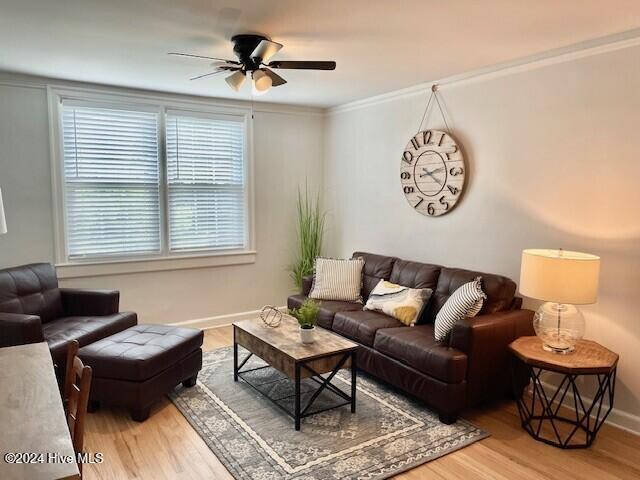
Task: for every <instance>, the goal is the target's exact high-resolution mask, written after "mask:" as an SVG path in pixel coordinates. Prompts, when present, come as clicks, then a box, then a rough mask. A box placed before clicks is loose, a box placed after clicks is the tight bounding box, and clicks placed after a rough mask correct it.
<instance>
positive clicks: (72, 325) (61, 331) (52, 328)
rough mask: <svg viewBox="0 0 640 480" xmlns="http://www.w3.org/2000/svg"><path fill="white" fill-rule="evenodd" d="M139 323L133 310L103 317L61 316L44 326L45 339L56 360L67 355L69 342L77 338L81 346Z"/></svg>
mask: <svg viewBox="0 0 640 480" xmlns="http://www.w3.org/2000/svg"><path fill="white" fill-rule="evenodd" d="M137 323H138V317H137V316H136V314H135V313H132V312H120V313H116V314H115V315H105V316H102V317H61V318H57V319H56V320H54V321H52V322H49V323H45V324H44V325H43V326H42V333H43V335H44V340H45V342H47V343H48V344H49V349H50V350H51V355H52V356H53V358H54V360H55V361H60V360H63V359H64V358H65V356H66V351H67V342H69V341H71V340H77V341H78V343H79V344H80V346H81V347H83V346H85V345H87V344H89V343H93V342H96V341H98V340H100V339H102V338H105V337H108V336H109V335H113V334H114V333H118V332H121V331H122V330H125V329H127V328H129V327H132V326H134V325H136V324H137Z"/></svg>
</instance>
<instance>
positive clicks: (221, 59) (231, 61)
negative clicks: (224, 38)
mask: <svg viewBox="0 0 640 480" xmlns="http://www.w3.org/2000/svg"><path fill="white" fill-rule="evenodd" d="M167 55H173V56H177V57H191V58H203V59H205V60H219V61H221V62H226V63H232V64H234V65H240V62H236V61H235V60H227V59H225V58H217V57H205V56H202V55H192V54H190V53H177V52H169V53H167Z"/></svg>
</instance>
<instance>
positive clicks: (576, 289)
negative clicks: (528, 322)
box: [520, 249, 600, 353]
mask: <svg viewBox="0 0 640 480" xmlns="http://www.w3.org/2000/svg"><path fill="white" fill-rule="evenodd" d="M599 273H600V257H597V256H595V255H590V254H588V253H580V252H570V251H567V250H562V249H560V250H541V249H531V250H523V251H522V264H521V268H520V293H522V295H525V296H527V297H530V298H535V299H537V300H544V301H545V303H543V304H542V305H541V306H540V308H539V309H538V311H537V312H536V314H535V317H534V319H533V328H534V329H535V331H536V335H537V336H538V337H539V338H540V340H542V346H543V348H544V349H545V350H547V351H549V352H554V353H569V352H572V351H573V350H575V346H576V343H577V342H578V340H580V339H581V338H582V337H583V336H584V327H585V325H584V317H583V316H582V313H581V312H580V310H579V309H578V307H577V306H576V305H586V304H589V303H595V302H596V300H597V297H598V275H599Z"/></svg>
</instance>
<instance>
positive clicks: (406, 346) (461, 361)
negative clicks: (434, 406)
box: [373, 325, 467, 383]
mask: <svg viewBox="0 0 640 480" xmlns="http://www.w3.org/2000/svg"><path fill="white" fill-rule="evenodd" d="M373 348H374V349H375V350H377V351H378V352H380V353H384V354H385V355H388V356H390V357H392V358H395V359H396V360H399V361H401V362H402V363H405V364H406V365H409V366H411V367H413V368H415V369H416V370H419V371H421V372H423V373H425V374H427V375H431V376H432V377H435V378H437V379H439V380H442V381H443V382H447V383H459V382H462V381H463V380H465V378H466V375H467V356H466V355H465V354H464V353H463V352H461V351H460V350H456V349H455V348H450V347H448V346H447V345H445V344H443V343H440V342H437V341H436V340H434V338H433V325H417V326H415V327H408V328H407V327H404V328H384V329H380V330H378V331H377V333H376V338H375V342H374V344H373Z"/></svg>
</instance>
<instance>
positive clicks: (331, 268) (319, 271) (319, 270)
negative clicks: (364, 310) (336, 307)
mask: <svg viewBox="0 0 640 480" xmlns="http://www.w3.org/2000/svg"><path fill="white" fill-rule="evenodd" d="M363 267H364V259H362V258H352V259H349V260H340V259H336V258H322V257H317V258H316V261H315V264H314V267H313V271H314V276H313V285H312V286H311V291H310V292H309V298H313V299H315V300H338V301H342V302H362V268H363Z"/></svg>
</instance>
